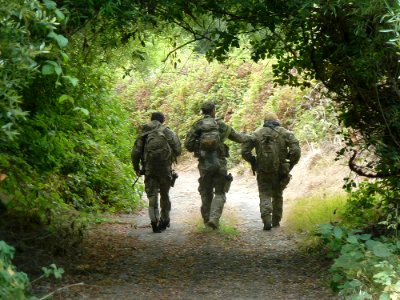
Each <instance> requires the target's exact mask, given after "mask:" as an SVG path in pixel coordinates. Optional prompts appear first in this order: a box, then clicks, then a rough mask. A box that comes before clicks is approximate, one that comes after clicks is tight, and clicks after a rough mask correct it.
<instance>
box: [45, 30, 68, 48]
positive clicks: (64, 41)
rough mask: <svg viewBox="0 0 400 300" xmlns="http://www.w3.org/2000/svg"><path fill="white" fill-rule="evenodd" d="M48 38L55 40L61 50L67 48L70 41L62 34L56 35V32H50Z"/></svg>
mask: <svg viewBox="0 0 400 300" xmlns="http://www.w3.org/2000/svg"><path fill="white" fill-rule="evenodd" d="M47 37H49V38H51V39H53V40H55V41H56V42H57V44H58V46H60V48H65V47H66V46H67V45H68V39H67V38H66V37H65V36H63V35H61V34H57V33H55V32H54V31H52V32H50V33H49V34H48V35H47Z"/></svg>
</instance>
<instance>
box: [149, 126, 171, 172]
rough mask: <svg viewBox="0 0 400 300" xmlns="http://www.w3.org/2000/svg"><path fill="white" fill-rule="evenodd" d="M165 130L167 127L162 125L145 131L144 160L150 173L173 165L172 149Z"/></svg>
mask: <svg viewBox="0 0 400 300" xmlns="http://www.w3.org/2000/svg"><path fill="white" fill-rule="evenodd" d="M164 130H165V127H164V126H160V127H157V128H155V129H153V130H151V131H149V132H146V133H144V138H145V143H144V161H145V166H146V171H149V172H150V173H158V172H159V171H161V170H165V169H168V168H169V167H170V165H171V159H172V150H171V147H170V145H169V143H168V139H167V137H166V135H165V133H164Z"/></svg>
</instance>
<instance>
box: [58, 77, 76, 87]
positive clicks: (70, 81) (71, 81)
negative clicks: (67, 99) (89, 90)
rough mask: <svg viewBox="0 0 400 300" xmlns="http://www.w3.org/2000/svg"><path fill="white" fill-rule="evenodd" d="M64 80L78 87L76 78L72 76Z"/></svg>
mask: <svg viewBox="0 0 400 300" xmlns="http://www.w3.org/2000/svg"><path fill="white" fill-rule="evenodd" d="M62 78H64V79H66V80H67V81H69V83H71V84H72V85H73V86H77V85H78V81H79V80H78V78H76V77H72V76H63V77H62Z"/></svg>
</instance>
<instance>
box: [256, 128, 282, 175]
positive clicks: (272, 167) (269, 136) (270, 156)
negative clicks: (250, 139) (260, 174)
mask: <svg viewBox="0 0 400 300" xmlns="http://www.w3.org/2000/svg"><path fill="white" fill-rule="evenodd" d="M256 137H257V141H258V147H257V169H258V170H262V171H264V172H267V173H278V172H279V168H280V151H281V144H282V137H281V134H280V133H279V131H278V130H276V129H274V128H271V127H263V128H262V129H261V130H260V131H259V132H258V133H257V135H256Z"/></svg>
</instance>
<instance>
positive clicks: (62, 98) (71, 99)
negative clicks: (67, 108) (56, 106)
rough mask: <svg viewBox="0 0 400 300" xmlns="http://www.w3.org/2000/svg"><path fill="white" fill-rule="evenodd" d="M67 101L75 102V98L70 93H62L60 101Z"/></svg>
mask: <svg viewBox="0 0 400 300" xmlns="http://www.w3.org/2000/svg"><path fill="white" fill-rule="evenodd" d="M65 101H68V102H70V103H72V104H74V98H72V97H71V96H70V95H66V94H64V95H61V96H60V97H59V98H58V102H59V103H63V102H65Z"/></svg>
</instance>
